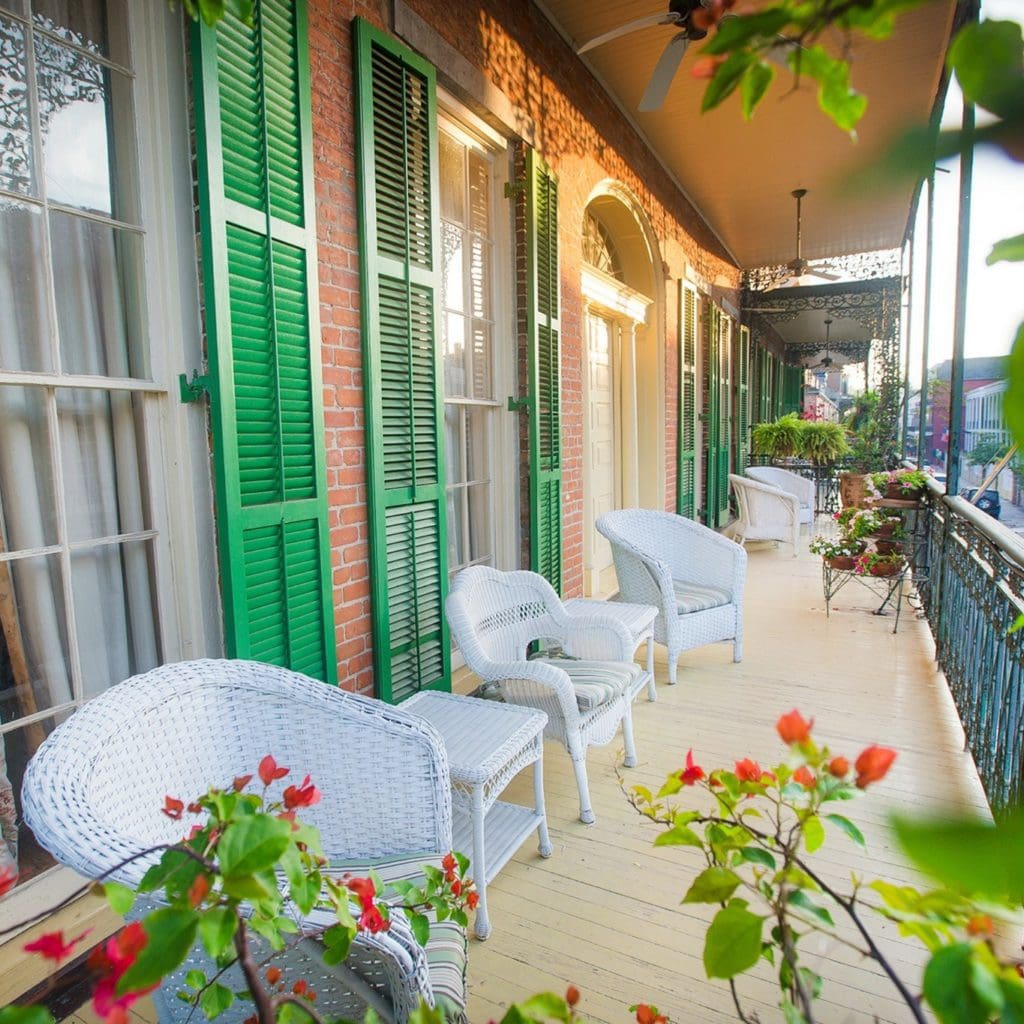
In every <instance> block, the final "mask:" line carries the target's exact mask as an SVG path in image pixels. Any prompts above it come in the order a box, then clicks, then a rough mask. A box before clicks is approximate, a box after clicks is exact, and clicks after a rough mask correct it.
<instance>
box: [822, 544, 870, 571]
mask: <svg viewBox="0 0 1024 1024" xmlns="http://www.w3.org/2000/svg"><path fill="white" fill-rule="evenodd" d="M864 548H865V544H864V541H860V540H847V539H846V538H842V537H841V538H839V539H836V538H835V537H820V536H819V537H815V538H814V539H813V540H812V541H811V543H810V552H811V554H812V555H821V557H822V558H823V559H825V561H826V562H827V563H828V564H829V566H830V567H831V568H833V569H844V570H847V571H849V570H850V569H852V568H853V560H854V558H855V557H856V556H857V555H859V554H860V553H861V552H862V551H863V550H864Z"/></svg>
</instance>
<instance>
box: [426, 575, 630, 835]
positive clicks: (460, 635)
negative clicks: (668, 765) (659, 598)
mask: <svg viewBox="0 0 1024 1024" xmlns="http://www.w3.org/2000/svg"><path fill="white" fill-rule="evenodd" d="M445 611H446V613H447V615H448V622H449V623H450V625H451V628H452V634H453V636H454V637H455V639H456V641H457V642H458V645H459V647H460V648H461V650H462V653H463V655H464V656H465V659H466V664H467V665H468V666H469V667H470V669H471V670H472V671H473V672H475V673H476V674H477V675H478V676H480V678H481V679H483V680H484V681H485V682H495V683H498V684H499V687H500V690H501V695H502V697H503V698H504V699H505V700H506V701H508V702H509V703H510V704H522V705H525V706H527V707H532V708H540V709H541V710H542V711H546V712H547V715H548V725H547V728H546V729H545V735H546V736H548V737H550V738H551V739H556V740H558V741H559V742H560V743H562V744H564V746H565V749H566V750H567V751H568V752H569V757H570V758H571V759H572V763H573V769H574V770H575V773H576V785H577V787H578V789H579V795H580V821H582V822H585V823H586V824H590V823H591V822H593V821H594V811H593V808H592V807H591V804H590V790H589V786H588V784H587V747H588V746H603V745H604V744H606V743H610V742H611V740H612V738H613V737H614V736H615V734H616V732H617V731H618V728H619V723H620V722H621V723H622V739H623V744H624V745H625V748H626V758H625V763H626V765H627V767H630V768H631V767H633V766H634V765H635V764H636V750H635V748H634V744H633V719H632V714H631V710H630V706H631V704H632V701H633V697H635V696H636V694H637V693H638V692H639V691H640V690H641V689H642V688H643V686H644V684H645V683H646V682H647V673H646V672H645V671H644V670H643V669H642V668H641V667H640V666H639V665H638V664H637V663H636V662H634V661H633V652H634V650H635V648H636V644H635V643H634V641H633V639H632V637H631V635H630V633H629V631H628V630H627V629H626V627H625V626H624V625H623V624H622V623H621V622H620V621H619V620H618V619H616V618H615V617H614V616H612V615H608V614H607V613H603V612H601V611H600V610H596V611H594V612H592V613H590V612H588V613H576V614H573V615H570V614H569V613H568V612H567V611H566V610H565V608H564V607H563V605H562V602H561V601H560V600H559V598H558V595H557V594H556V593H555V591H554V589H553V588H552V587H551V585H550V584H549V583H548V581H547V580H545V579H544V577H543V576H539V575H537V573H533V572H525V571H518V572H500V571H499V570H497V569H491V568H488V567H487V566H479V565H478V566H471V567H470V568H468V569H463V570H462V572H460V573H459V574H458V575H457V576H456V577H455V580H454V582H453V583H452V589H451V593H450V594H449V595H448V601H447V603H446V605H445ZM536 640H540V641H554V642H556V643H558V644H560V645H561V647H562V649H563V651H564V652H565V654H566V655H568V656H569V657H567V658H557V657H555V658H551V657H548V658H544V657H541V658H534V659H529V658H528V657H527V654H528V650H529V648H530V646H531V645H532V644H533V642H534V641H536Z"/></svg>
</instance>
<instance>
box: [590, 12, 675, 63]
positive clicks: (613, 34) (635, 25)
mask: <svg viewBox="0 0 1024 1024" xmlns="http://www.w3.org/2000/svg"><path fill="white" fill-rule="evenodd" d="M682 20H683V16H682V15H681V14H679V13H678V12H677V11H665V12H664V14H649V15H647V17H646V18H637V19H636V20H635V21H627V22H626V23H625V25H620V26H619V27H618V28H613V29H612V30H611V31H610V32H604V33H602V34H601V35H599V36H594V38H593V39H588V40H587V41H586V42H585V43H581V44H580V45H579V46H577V47H576V52H577V53H586V52H587V51H588V50H593V49H594V47H596V46H603V45H604V44H605V43H610V42H611V41H612V40H613V39H618V38H619V37H620V36H625V35H629V33H630V32H638V31H639V30H640V29H642V28H653V27H654V26H655V25H678V24H679V23H680V22H681V21H682Z"/></svg>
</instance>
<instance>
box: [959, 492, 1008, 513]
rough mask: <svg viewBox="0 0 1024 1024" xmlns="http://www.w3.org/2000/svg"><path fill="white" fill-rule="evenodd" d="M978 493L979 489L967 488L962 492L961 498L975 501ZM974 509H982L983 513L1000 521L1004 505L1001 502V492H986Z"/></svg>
mask: <svg viewBox="0 0 1024 1024" xmlns="http://www.w3.org/2000/svg"><path fill="white" fill-rule="evenodd" d="M977 493H978V488H977V487H965V488H964V489H963V490H962V491H961V492H960V497H961V498H966V499H967V500H968V501H974V496H975V494H977ZM974 507H975V508H978V509H981V511H982V512H987V513H988V514H989V515H990V516H991V517H992V518H993V519H998V518H999V513H1000V512H1002V504H1001V502H1000V500H999V492H998V491H997V490H994V489H990V490H987V491H985V492H984V493H983V494H982V496H981V497H980V498H979V499H978V501H977V503H976V504H975V506H974Z"/></svg>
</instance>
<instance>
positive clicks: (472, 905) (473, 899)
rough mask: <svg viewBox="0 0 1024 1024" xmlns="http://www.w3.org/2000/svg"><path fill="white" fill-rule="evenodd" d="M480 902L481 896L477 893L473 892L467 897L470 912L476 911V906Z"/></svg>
mask: <svg viewBox="0 0 1024 1024" xmlns="http://www.w3.org/2000/svg"><path fill="white" fill-rule="evenodd" d="M479 902H480V896H479V895H478V894H477V893H475V892H471V893H470V894H469V895H468V896H467V897H466V906H467V907H469V909H470V910H476V905H477V904H478V903H479Z"/></svg>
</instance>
